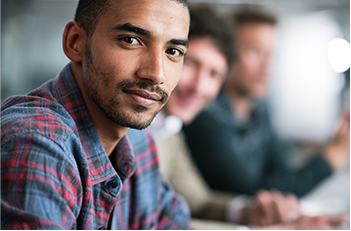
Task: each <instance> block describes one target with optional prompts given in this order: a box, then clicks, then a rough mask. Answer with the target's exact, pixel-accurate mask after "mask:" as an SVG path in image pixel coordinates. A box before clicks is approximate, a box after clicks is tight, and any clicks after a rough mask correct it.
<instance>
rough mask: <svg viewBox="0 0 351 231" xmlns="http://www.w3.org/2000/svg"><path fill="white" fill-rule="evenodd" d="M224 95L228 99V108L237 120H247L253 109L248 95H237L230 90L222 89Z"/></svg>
mask: <svg viewBox="0 0 351 231" xmlns="http://www.w3.org/2000/svg"><path fill="white" fill-rule="evenodd" d="M224 93H225V95H226V96H227V98H228V101H229V104H230V107H231V108H232V110H233V111H234V112H235V114H236V115H237V116H238V117H239V118H243V119H247V118H249V116H250V114H251V110H252V107H253V101H252V98H251V97H250V96H249V95H242V94H239V93H237V92H236V91H235V90H233V89H232V88H226V87H224Z"/></svg>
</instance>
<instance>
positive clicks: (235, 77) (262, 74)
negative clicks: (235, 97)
mask: <svg viewBox="0 0 351 231" xmlns="http://www.w3.org/2000/svg"><path fill="white" fill-rule="evenodd" d="M274 30H275V29H274V26H272V25H269V24H264V23H247V24H243V25H241V26H239V28H238V31H237V34H236V36H237V48H238V51H239V60H238V61H237V62H235V64H234V66H233V68H232V71H231V74H230V85H231V87H232V88H233V89H234V90H235V91H236V93H237V94H239V95H242V96H249V97H254V98H262V97H264V96H265V94H266V88H267V80H268V75H269V69H270V59H271V53H272V49H273V44H274V35H275V33H274Z"/></svg>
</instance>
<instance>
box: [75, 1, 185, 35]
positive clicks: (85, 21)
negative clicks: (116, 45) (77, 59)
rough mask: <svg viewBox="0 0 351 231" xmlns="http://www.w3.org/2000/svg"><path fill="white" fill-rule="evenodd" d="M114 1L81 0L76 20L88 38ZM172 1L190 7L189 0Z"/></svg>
mask: <svg viewBox="0 0 351 231" xmlns="http://www.w3.org/2000/svg"><path fill="white" fill-rule="evenodd" d="M112 1H118V0H79V2H78V6H77V9H76V14H75V17H74V21H76V22H77V23H78V24H79V25H80V26H82V27H83V28H84V30H85V31H86V33H87V37H88V38H90V36H91V35H92V34H93V32H94V30H95V27H96V24H97V22H98V20H99V18H100V16H101V15H102V13H104V12H105V11H106V10H107V9H108V8H109V7H111V6H112ZM170 1H175V2H178V3H180V4H182V5H184V6H185V7H188V1H187V0H170Z"/></svg>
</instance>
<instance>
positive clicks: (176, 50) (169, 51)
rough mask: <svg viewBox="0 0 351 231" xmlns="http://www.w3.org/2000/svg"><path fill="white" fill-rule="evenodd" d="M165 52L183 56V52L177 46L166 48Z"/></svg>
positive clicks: (178, 56) (177, 56) (176, 56)
mask: <svg viewBox="0 0 351 231" xmlns="http://www.w3.org/2000/svg"><path fill="white" fill-rule="evenodd" d="M166 53H167V54H170V55H172V56H173V57H175V58H181V57H183V56H184V52H183V51H181V50H179V49H177V48H170V49H168V50H166Z"/></svg>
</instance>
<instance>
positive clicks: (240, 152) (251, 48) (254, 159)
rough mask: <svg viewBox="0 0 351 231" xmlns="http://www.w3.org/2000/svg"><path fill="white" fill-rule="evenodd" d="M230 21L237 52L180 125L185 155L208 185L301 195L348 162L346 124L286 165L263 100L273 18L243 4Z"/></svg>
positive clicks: (282, 150)
mask: <svg viewBox="0 0 351 231" xmlns="http://www.w3.org/2000/svg"><path fill="white" fill-rule="evenodd" d="M231 22H232V26H233V31H234V34H235V36H236V48H237V50H238V55H239V57H238V60H236V61H235V62H234V63H233V64H232V68H231V72H230V74H229V77H228V78H227V80H226V81H225V83H224V86H223V88H222V90H221V92H220V94H219V96H218V97H217V99H216V100H215V101H214V103H213V104H211V105H210V107H209V108H208V109H207V110H206V111H204V112H203V113H201V114H200V115H199V116H198V117H197V118H196V119H195V120H194V121H193V122H192V123H191V124H189V125H188V126H185V127H184V132H185V135H186V140H187V143H188V145H189V148H190V151H191V154H192V156H193V158H194V159H195V162H196V164H197V167H198V168H199V169H200V171H201V173H202V174H203V177H204V179H205V180H206V182H207V183H208V184H209V186H210V187H211V188H213V189H216V190H220V191H226V192H235V193H242V194H247V195H254V194H255V193H256V192H257V191H258V190H260V189H277V190H279V191H281V192H292V193H294V194H296V195H297V196H299V197H301V196H303V195H304V194H306V193H307V192H309V191H310V190H311V189H312V188H313V187H314V186H315V185H316V184H317V183H319V182H320V181H321V180H323V179H325V178H326V177H328V176H329V175H330V174H331V173H332V172H333V171H336V170H339V169H341V168H343V167H345V166H346V165H348V164H349V160H350V159H349V158H350V153H349V152H350V146H349V145H350V133H349V132H350V130H349V129H350V128H349V123H348V121H347V120H344V121H343V123H342V125H341V127H340V130H339V131H338V133H337V134H336V136H335V138H334V140H333V141H332V142H331V143H330V145H329V146H328V147H327V148H326V149H325V150H323V152H322V153H319V155H316V157H315V158H314V159H313V160H311V161H310V162H309V163H308V164H307V165H306V166H304V167H303V168H301V169H299V170H298V171H293V170H291V169H290V168H289V167H288V164H287V161H286V159H285V158H286V156H284V149H283V148H282V147H281V144H280V143H279V141H278V140H277V138H276V137H275V134H274V132H273V128H272V125H271V122H270V118H269V114H268V109H267V105H266V103H265V102H264V97H265V96H266V91H267V81H268V76H269V69H270V68H269V67H270V59H271V54H272V50H273V46H274V42H275V30H276V29H275V25H276V18H275V16H274V15H272V14H270V13H267V12H266V11H264V10H263V9H261V8H257V7H254V8H253V7H244V8H243V9H242V10H240V11H238V12H237V13H236V14H235V15H234V16H233V17H232V19H231Z"/></svg>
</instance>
